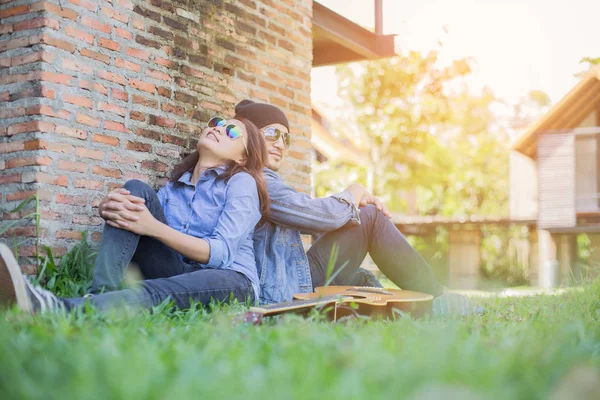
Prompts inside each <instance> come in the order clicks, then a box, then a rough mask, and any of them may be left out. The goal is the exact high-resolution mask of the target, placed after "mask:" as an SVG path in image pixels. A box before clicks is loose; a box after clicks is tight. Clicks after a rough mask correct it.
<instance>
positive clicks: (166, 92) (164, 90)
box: [158, 86, 171, 98]
mask: <svg viewBox="0 0 600 400" xmlns="http://www.w3.org/2000/svg"><path fill="white" fill-rule="evenodd" d="M158 95H159V96H162V97H167V98H171V89H169V88H168V87H165V86H159V87H158Z"/></svg>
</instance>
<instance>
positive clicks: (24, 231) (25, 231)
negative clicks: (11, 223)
mask: <svg viewBox="0 0 600 400" xmlns="http://www.w3.org/2000/svg"><path fill="white" fill-rule="evenodd" d="M2 236H4V237H15V236H18V237H35V236H37V230H36V228H35V226H34V225H31V226H19V227H16V228H11V229H8V230H7V231H6V232H4V234H3V235H2Z"/></svg>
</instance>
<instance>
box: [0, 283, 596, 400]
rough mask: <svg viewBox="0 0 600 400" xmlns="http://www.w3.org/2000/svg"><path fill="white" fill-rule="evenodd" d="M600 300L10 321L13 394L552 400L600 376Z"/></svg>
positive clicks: (1, 346) (585, 292) (8, 383)
mask: <svg viewBox="0 0 600 400" xmlns="http://www.w3.org/2000/svg"><path fill="white" fill-rule="evenodd" d="M599 298H600V281H595V282H594V283H592V284H591V285H589V286H587V287H585V288H583V289H582V290H570V291H567V292H566V293H563V294H561V295H556V296H536V297H524V298H502V299H500V298H491V299H489V298H488V299H482V300H479V303H480V304H482V305H483V306H484V307H485V310H486V311H485V313H484V314H483V315H477V316H470V317H466V318H456V319H452V318H438V319H425V320H411V319H409V318H402V319H399V320H396V321H393V322H383V321H362V320H358V321H346V322H342V323H335V324H333V323H329V322H325V321H322V320H320V319H319V318H318V316H317V315H313V317H312V318H309V319H301V318H298V317H295V316H287V317H285V318H283V319H280V320H275V321H270V322H268V323H267V324H264V325H261V326H252V325H248V324H245V323H242V322H241V316H242V315H243V313H244V312H245V310H246V308H245V307H243V306H241V305H233V306H226V307H221V308H219V309H218V310H216V311H214V312H207V311H204V310H198V309H193V310H189V311H176V312H173V311H169V310H168V307H166V306H165V307H160V308H157V309H155V310H154V312H149V311H147V312H137V313H134V312H131V311H129V312H127V311H119V312H115V313H113V314H104V315H103V314H100V313H97V312H89V313H88V314H86V315H82V314H70V315H66V316H59V315H38V316H30V315H24V314H22V313H19V312H17V311H15V310H8V311H4V312H2V311H0V312H1V313H2V315H1V318H0V393H2V394H3V395H2V396H1V397H2V398H3V399H17V398H27V399H36V398H39V399H61V400H63V399H95V398H98V399H185V398H190V399H192V398H193V399H196V398H227V399H229V398H233V399H258V398H261V399H316V398H319V399H330V398H339V399H365V398H366V399H369V400H371V399H374V398H386V399H395V398H403V397H411V396H412V398H444V397H447V396H450V395H451V394H452V393H454V397H453V398H461V399H463V398H469V396H472V397H471V398H497V399H517V398H518V399H544V398H549V397H550V396H551V395H552V393H554V392H555V391H556V390H558V389H557V387H558V386H560V385H562V386H564V385H567V389H568V390H567V392H568V393H572V392H571V391H570V390H571V389H572V390H573V391H575V390H580V389H581V387H582V384H580V383H577V384H575V383H569V382H571V381H569V379H570V378H564V377H565V376H567V375H568V374H569V373H571V375H573V371H575V372H574V373H575V375H577V374H580V375H582V376H586V373H587V374H588V375H589V374H590V373H591V374H592V377H593V375H594V374H596V375H598V374H600V372H599V371H600V303H599ZM586 368H587V369H586ZM578 371H583V372H581V373H580V372H578ZM586 371H587V372H586ZM565 379H566V381H565ZM571 380H572V379H571ZM592 381H594V379H592ZM565 382H566V383H565ZM440 385H445V386H440ZM568 385H572V386H573V387H572V388H569V387H568ZM584 386H585V385H584ZM562 390H564V387H563V389H562ZM417 393H421V394H423V396H421V397H419V396H416V394H417ZM432 393H433V395H432ZM457 393H458V394H457ZM427 395H429V396H430V397H427ZM415 396H416V397H415ZM486 396H487V397H486ZM573 398H575V397H573Z"/></svg>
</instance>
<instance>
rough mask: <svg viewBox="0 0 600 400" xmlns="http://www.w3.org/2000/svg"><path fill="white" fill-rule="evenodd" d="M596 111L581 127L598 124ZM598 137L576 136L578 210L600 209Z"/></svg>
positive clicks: (576, 193) (576, 195) (576, 205)
mask: <svg viewBox="0 0 600 400" xmlns="http://www.w3.org/2000/svg"><path fill="white" fill-rule="evenodd" d="M596 118H597V115H596V112H595V111H594V112H592V113H590V115H588V116H587V117H586V118H585V119H584V120H583V121H582V123H581V124H580V125H579V127H592V126H596ZM597 159H598V139H597V137H596V136H592V135H579V136H577V137H576V138H575V201H576V203H575V207H576V209H577V211H578V212H589V211H598V210H599V208H598V199H597V198H596V196H597V195H598V165H597Z"/></svg>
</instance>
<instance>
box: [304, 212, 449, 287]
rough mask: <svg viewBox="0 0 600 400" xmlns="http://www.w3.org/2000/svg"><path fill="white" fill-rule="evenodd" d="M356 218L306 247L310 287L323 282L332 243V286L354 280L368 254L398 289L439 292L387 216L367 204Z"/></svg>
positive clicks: (429, 271) (420, 259)
mask: <svg viewBox="0 0 600 400" xmlns="http://www.w3.org/2000/svg"><path fill="white" fill-rule="evenodd" d="M360 221H361V223H360V224H359V225H346V226H344V227H342V228H341V229H338V230H336V231H333V232H327V233H325V234H323V235H321V236H320V237H319V238H318V239H317V240H316V241H315V243H314V244H313V245H312V246H311V248H310V249H309V250H308V252H307V256H308V262H309V264H310V273H311V278H312V282H313V286H314V287H317V286H322V285H324V284H325V282H326V278H327V266H328V263H329V258H330V254H331V250H332V248H333V246H334V244H336V245H337V246H338V248H339V253H338V258H337V260H336V263H335V265H334V267H333V272H334V273H335V272H336V271H338V270H340V269H341V271H339V273H338V274H337V275H336V277H335V278H334V279H333V281H332V282H331V284H333V285H350V284H353V283H355V282H354V279H355V276H356V273H357V270H358V268H359V267H360V264H361V263H362V262H363V260H364V259H365V257H366V255H367V254H370V255H371V258H372V259H373V261H374V262H375V264H376V265H377V267H378V268H379V269H380V270H381V272H383V273H384V274H385V276H387V277H388V278H389V279H390V280H391V281H392V282H394V283H395V284H396V285H398V287H400V288H401V289H405V290H414V291H417V292H423V293H429V294H431V295H433V296H436V297H437V296H439V295H440V294H442V292H443V286H442V285H441V284H440V283H439V282H438V281H437V280H436V278H435V276H434V274H433V270H432V269H431V267H430V266H429V264H427V262H426V261H425V260H424V259H423V257H421V255H420V254H419V253H418V252H417V251H416V250H415V249H414V248H413V247H412V246H411V245H410V243H408V241H407V240H406V238H405V237H404V235H402V233H400V231H399V230H398V229H397V228H396V227H395V226H394V224H393V223H392V221H390V219H389V218H387V217H386V216H385V215H384V214H383V213H382V212H380V211H378V210H377V208H376V207H375V206H373V205H367V206H366V207H361V208H360ZM344 264H345V266H344ZM342 266H343V268H342ZM332 275H333V274H332Z"/></svg>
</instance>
